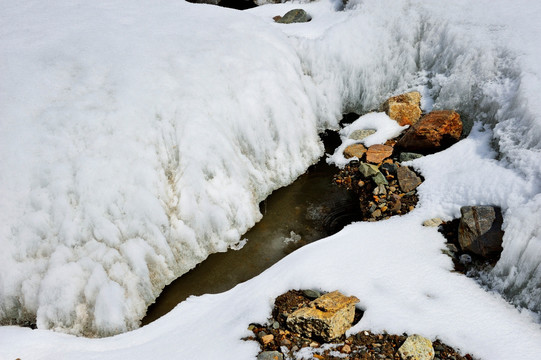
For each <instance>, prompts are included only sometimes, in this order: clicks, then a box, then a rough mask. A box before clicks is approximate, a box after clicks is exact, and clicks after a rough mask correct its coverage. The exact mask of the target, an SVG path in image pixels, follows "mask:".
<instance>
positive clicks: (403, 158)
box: [398, 151, 423, 162]
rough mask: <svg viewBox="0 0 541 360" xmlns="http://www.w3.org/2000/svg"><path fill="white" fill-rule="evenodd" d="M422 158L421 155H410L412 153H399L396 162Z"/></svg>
mask: <svg viewBox="0 0 541 360" xmlns="http://www.w3.org/2000/svg"><path fill="white" fill-rule="evenodd" d="M421 157H423V154H417V153H412V152H406V151H405V152H401V153H400V156H399V157H398V160H399V161H400V162H406V161H410V160H415V159H419V158H421Z"/></svg>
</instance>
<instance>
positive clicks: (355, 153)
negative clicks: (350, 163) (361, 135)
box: [344, 144, 366, 159]
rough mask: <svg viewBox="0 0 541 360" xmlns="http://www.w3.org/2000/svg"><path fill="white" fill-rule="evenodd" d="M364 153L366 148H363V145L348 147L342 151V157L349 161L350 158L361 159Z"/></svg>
mask: <svg viewBox="0 0 541 360" xmlns="http://www.w3.org/2000/svg"><path fill="white" fill-rule="evenodd" d="M365 153H366V148H365V147H364V145H363V144H353V145H349V146H348V147H346V148H345V149H344V157H345V158H346V159H351V158H352V157H356V158H358V159H361V158H362V157H363V155H364V154H365Z"/></svg>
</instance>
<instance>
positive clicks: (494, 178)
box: [0, 0, 541, 360]
mask: <svg viewBox="0 0 541 360" xmlns="http://www.w3.org/2000/svg"><path fill="white" fill-rule="evenodd" d="M297 7H302V8H304V9H306V10H307V11H308V12H309V13H310V14H311V15H312V18H313V20H312V21H311V22H309V23H305V24H291V25H284V24H276V23H274V22H273V20H272V17H273V16H275V15H283V14H284V13H285V12H286V11H287V10H289V9H293V8H297ZM540 17H541V3H539V2H537V1H525V0H523V1H520V0H519V1H514V2H512V3H509V2H507V1H504V0H492V1H488V0H479V1H476V2H469V1H464V0H456V1H453V2H445V3H442V2H436V1H434V2H430V1H420V0H419V1H416V0H411V1H391V0H367V1H361V0H357V1H349V2H348V4H347V6H346V7H345V9H342V6H340V4H339V3H336V2H334V3H333V2H329V1H328V0H320V1H318V2H313V3H285V4H272V5H263V6H260V7H258V8H254V9H251V10H249V11H244V12H241V11H235V10H231V9H224V8H219V7H216V6H210V5H196V4H190V3H186V2H184V1H180V0H154V1H142V0H136V1H126V0H117V1H94V2H88V1H73V0H71V1H67V0H58V1H49V2H42V1H32V0H20V1H17V2H13V1H8V0H1V1H0V19H1V21H0V199H1V200H0V245H1V248H2V249H1V251H0V321H2V323H3V324H9V323H25V322H36V323H37V326H38V330H31V329H29V328H21V327H17V326H3V327H0V359H15V358H21V359H126V358H131V359H155V358H177V359H250V358H255V355H256V354H257V352H258V346H257V344H256V343H255V342H244V341H242V340H240V338H241V337H243V336H247V335H249V332H248V330H247V326H248V324H249V323H250V322H264V321H265V320H266V318H267V317H268V316H269V315H270V311H271V307H272V303H273V300H274V297H275V296H277V295H279V294H281V293H283V292H285V291H287V290H288V289H292V288H318V289H323V290H329V291H330V290H335V289H339V290H341V291H342V292H344V293H346V294H348V295H355V296H357V297H358V298H359V299H361V303H360V306H361V307H362V308H363V309H365V311H366V312H365V315H364V317H363V318H362V320H361V321H360V322H359V323H358V324H357V325H356V326H355V327H354V328H353V329H351V330H350V331H351V332H357V331H360V330H364V329H368V330H373V331H384V330H385V331H387V332H390V333H402V332H407V333H419V334H422V335H424V336H427V337H429V338H432V339H435V338H439V339H441V340H443V341H444V342H446V343H448V344H449V345H452V346H455V347H457V348H459V349H460V350H461V351H463V352H469V353H471V354H473V355H474V356H476V357H478V358H480V359H487V360H494V359H502V360H507V359H532V360H534V359H539V357H540V355H539V354H541V326H540V324H539V314H540V313H541V219H540V216H541V116H540V115H539V114H541V105H540V103H539V101H538V100H537V98H538V94H539V93H541V62H540V61H539V59H540V58H541V44H540V40H539V39H541V27H540V26H539V25H538V19H539V18H540ZM409 90H418V91H420V92H421V93H422V94H423V103H422V105H423V107H424V109H425V110H430V109H432V108H435V109H442V108H453V109H456V110H457V111H459V112H460V113H461V114H463V116H464V117H466V118H467V119H468V120H470V121H475V125H474V127H473V130H472V132H471V134H470V135H469V136H468V138H467V139H464V140H462V141H461V142H459V143H457V144H456V145H454V146H452V147H451V148H449V149H447V150H445V151H443V152H441V153H439V154H435V155H430V156H427V157H424V158H421V159H418V160H415V161H413V162H412V163H411V165H412V166H414V167H415V168H417V169H418V170H420V171H421V173H422V174H423V176H424V177H425V179H426V180H425V182H424V183H423V184H422V185H421V186H420V188H419V196H420V202H419V205H418V207H417V208H416V209H415V210H414V211H413V212H411V213H409V214H408V215H405V216H402V217H397V218H393V219H391V220H387V221H382V222H379V223H356V224H352V225H350V226H348V227H346V228H345V229H344V230H343V231H341V232H340V233H338V234H336V235H334V236H332V237H329V238H327V239H323V240H321V241H318V242H316V243H313V244H311V245H308V246H306V247H304V248H302V249H300V250H299V251H296V252H294V253H293V254H291V255H289V256H288V257H286V258H285V259H283V260H282V261H281V262H279V263H278V264H276V265H275V266H273V267H271V268H270V269H268V270H267V271H266V272H264V273H263V274H261V275H260V276H258V277H256V278H254V279H252V280H250V281H247V282H245V283H243V284H240V285H238V286H237V287H235V288H234V289H232V290H230V291H228V292H226V293H223V294H218V295H205V296H201V297H191V298H189V299H188V300H186V301H184V302H182V303H181V304H179V305H178V306H177V307H176V308H175V309H174V310H173V311H172V312H171V313H169V314H167V315H166V316H164V317H162V318H161V319H159V320H158V321H156V322H154V323H152V324H150V325H148V326H145V327H143V328H140V329H137V330H133V329H136V328H137V327H138V324H139V320H140V319H141V318H142V316H143V315H144V313H145V311H146V307H147V305H148V304H150V303H152V302H153V301H154V299H155V298H156V297H157V295H158V294H159V292H160V291H161V289H162V288H163V286H165V285H166V284H167V283H169V282H171V281H172V280H173V279H174V278H176V277H178V276H179V275H181V274H183V273H185V272H186V271H188V270H189V269H190V268H192V267H193V266H195V265H196V264H197V263H199V262H200V261H202V260H203V259H204V258H205V257H206V256H207V255H208V254H210V253H213V252H217V251H225V250H226V249H228V248H230V247H234V246H235V245H236V244H237V242H238V241H239V240H240V237H241V235H242V234H243V233H244V232H245V231H246V230H247V229H249V228H250V227H251V226H252V225H253V224H254V223H255V222H257V221H258V220H259V219H260V218H261V214H260V213H259V210H258V203H259V202H260V201H261V200H263V199H264V198H265V197H266V196H267V195H268V194H269V193H270V192H272V191H273V190H274V189H276V188H278V187H280V186H284V185H286V184H289V183H291V182H292V181H293V180H294V179H295V178H296V177H297V176H298V175H300V174H301V173H302V172H304V171H305V169H306V168H307V167H308V166H309V165H310V164H312V163H314V162H315V161H316V160H317V159H318V158H319V156H321V155H322V152H323V147H322V144H321V143H320V140H319V137H318V131H321V130H323V129H325V128H336V127H337V126H338V123H337V122H338V119H339V118H340V117H341V114H342V113H343V112H347V111H351V110H356V111H368V110H370V109H375V108H377V107H378V105H379V104H380V103H381V102H382V101H384V100H385V99H386V98H387V97H388V96H390V95H394V94H398V93H401V92H404V91H409ZM371 116H374V117H375V118H381V119H382V121H384V122H385V121H386V120H388V119H386V118H385V116H383V115H377V114H376V115H371ZM363 121H365V122H366V126H369V127H372V128H373V127H374V125H373V123H371V122H372V121H374V119H370V121H368V120H366V118H364V119H363ZM359 124H360V125H359ZM359 124H358V126H361V125H362V124H361V123H359ZM380 130H381V131H385V132H386V133H385V134H382V133H381V132H380V134H379V135H378V136H381V137H376V140H374V138H373V139H372V140H374V141H378V142H379V141H384V138H385V137H386V136H391V133H392V132H393V131H396V129H395V130H392V129H390V126H388V124H386V125H381V129H380ZM391 130H392V131H391ZM344 131H347V130H344ZM387 131H388V133H387ZM383 135H385V136H383ZM473 204H493V205H498V206H501V207H502V209H503V212H504V228H505V237H504V251H503V253H502V258H501V259H500V261H499V262H498V264H497V265H496V267H495V268H494V269H493V270H492V271H490V272H486V273H483V274H482V282H483V284H484V285H485V288H482V287H481V286H480V285H479V284H478V283H476V282H475V281H474V280H472V279H469V278H466V277H465V276H462V275H459V274H456V273H452V272H451V271H450V270H451V269H452V263H451V260H450V259H449V258H448V257H446V256H445V255H443V254H441V249H442V248H443V247H444V242H445V239H444V238H443V237H442V236H441V235H440V234H439V233H438V232H437V231H436V229H433V228H424V227H422V226H421V224H422V222H423V221H424V220H426V219H429V218H432V217H436V216H438V217H442V218H444V219H452V218H453V217H457V216H458V215H459V209H460V207H461V206H463V205H473ZM487 289H489V290H490V291H487ZM492 290H496V291H492ZM502 295H503V296H502ZM519 309H521V310H519ZM50 330H57V332H53V331H50ZM128 330H133V331H130V332H128V333H125V334H121V335H116V336H113V337H109V338H104V339H87V338H81V337H76V336H73V335H70V334H74V335H87V336H107V335H114V334H118V333H120V332H125V331H128ZM59 332H63V333H68V334H62V333H59Z"/></svg>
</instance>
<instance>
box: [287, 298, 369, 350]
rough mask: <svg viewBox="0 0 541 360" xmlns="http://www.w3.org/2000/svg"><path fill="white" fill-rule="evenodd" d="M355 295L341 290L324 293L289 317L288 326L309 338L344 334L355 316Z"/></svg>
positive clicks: (324, 338)
mask: <svg viewBox="0 0 541 360" xmlns="http://www.w3.org/2000/svg"><path fill="white" fill-rule="evenodd" d="M358 302H359V299H357V298H356V297H355V296H345V295H343V294H341V293H340V292H339V291H333V292H331V293H328V294H325V295H322V296H321V297H319V298H317V299H315V300H314V301H312V302H311V303H310V304H309V306H308V307H303V308H300V309H298V310H296V311H294V312H293V313H292V314H290V315H289V316H288V317H287V326H288V327H289V329H290V330H291V331H293V332H296V333H299V334H301V335H303V336H305V337H308V338H315V339H323V340H324V341H330V340H332V339H336V338H337V337H340V336H342V335H343V334H344V333H345V332H346V330H348V329H349V328H350V327H351V325H352V323H353V318H354V317H355V304H356V303H358Z"/></svg>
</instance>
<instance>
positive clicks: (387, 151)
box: [366, 144, 393, 164]
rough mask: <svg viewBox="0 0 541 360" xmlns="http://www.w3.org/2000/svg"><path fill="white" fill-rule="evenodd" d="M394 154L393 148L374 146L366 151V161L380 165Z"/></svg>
mask: <svg viewBox="0 0 541 360" xmlns="http://www.w3.org/2000/svg"><path fill="white" fill-rule="evenodd" d="M392 154H393V147H392V146H388V145H379V144H376V145H372V146H370V147H369V148H368V150H367V151H366V161H367V162H369V163H373V164H379V163H380V162H382V161H383V160H385V159H387V158H388V157H389V156H391V155H392Z"/></svg>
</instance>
